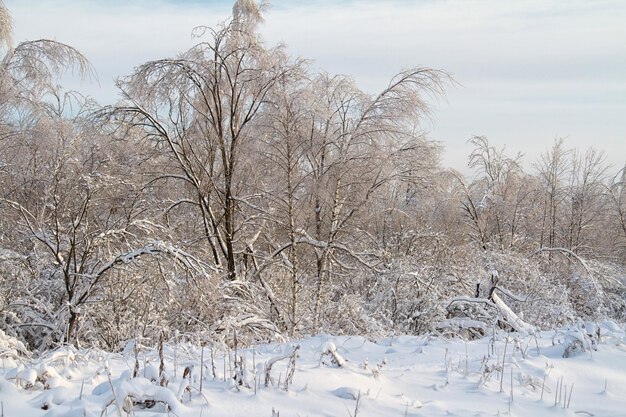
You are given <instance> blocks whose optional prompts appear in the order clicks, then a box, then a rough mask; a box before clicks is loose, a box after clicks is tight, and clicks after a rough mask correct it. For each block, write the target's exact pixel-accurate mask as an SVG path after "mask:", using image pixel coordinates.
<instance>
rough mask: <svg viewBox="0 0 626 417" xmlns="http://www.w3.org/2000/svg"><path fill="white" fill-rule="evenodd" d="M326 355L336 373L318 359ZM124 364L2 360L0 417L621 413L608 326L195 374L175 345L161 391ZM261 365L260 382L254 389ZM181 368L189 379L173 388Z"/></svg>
mask: <svg viewBox="0 0 626 417" xmlns="http://www.w3.org/2000/svg"><path fill="white" fill-rule="evenodd" d="M598 330H599V332H600V338H599V339H598V337H597V334H596V332H597V331H598ZM5 337H6V336H5ZM5 342H6V341H5ZM6 345H9V343H8V342H6ZM297 346H298V347H299V348H297V358H296V366H295V373H294V375H293V381H292V383H291V385H289V391H285V384H284V379H285V377H286V375H287V370H288V366H289V362H290V361H289V360H287V358H289V357H290V355H291V353H292V352H294V350H296V347H297ZM572 346H576V348H571V347H572ZM175 353H176V362H175V361H174V358H175ZM333 353H334V354H336V356H337V357H339V358H341V359H342V360H343V362H342V365H341V366H338V364H337V363H333V361H330V360H328V359H329V358H330V355H331V354H333ZM134 355H135V352H134V351H133V349H126V350H125V351H122V352H119V353H109V352H102V351H97V350H93V349H92V350H73V349H68V348H62V349H59V350H57V351H54V352H50V353H49V354H46V355H43V356H41V357H38V358H28V357H26V356H25V355H24V356H22V357H20V358H19V360H18V361H13V360H12V361H10V362H9V361H5V363H3V366H2V368H0V401H1V402H2V406H3V408H4V415H6V416H34V417H37V416H45V417H74V416H76V417H78V416H100V415H114V416H118V415H121V416H126V415H136V416H146V417H148V416H150V417H156V416H167V415H168V412H169V415H176V416H180V417H197V416H201V415H204V416H209V415H210V416H213V417H220V416H224V417H226V416H229V417H253V416H261V417H262V416H267V417H270V416H272V415H281V416H328V417H330V416H349V415H352V416H354V415H355V414H357V415H358V416H360V417H367V416H412V417H418V416H423V417H426V416H498V415H510V416H516V415H517V416H529V415H532V416H538V417H543V416H572V417H574V416H604V417H612V416H615V417H617V416H624V410H626V331H625V328H624V325H623V324H618V323H614V322H602V323H592V322H587V323H582V322H581V323H580V324H579V325H578V326H574V327H570V328H561V329H556V330H552V331H544V332H537V333H531V334H526V333H523V334H521V333H506V332H499V333H496V334H492V333H489V334H487V335H486V336H485V337H483V338H480V339H476V340H471V341H465V340H462V339H458V338H457V339H448V338H437V337H434V336H432V335H424V336H396V337H391V338H386V339H382V340H378V341H372V340H367V339H365V338H363V337H360V336H336V337H335V336H329V335H321V336H316V337H310V338H306V339H303V340H298V341H291V342H289V343H281V344H263V345H258V346H254V347H250V348H247V349H242V348H238V350H237V360H235V352H234V351H233V350H230V351H226V350H222V351H220V350H218V349H217V348H215V352H214V362H213V363H212V362H211V355H207V354H206V349H205V355H204V360H205V361H204V363H203V364H202V363H201V362H200V358H201V348H200V347H199V346H195V345H193V344H190V343H179V344H178V345H177V346H165V347H164V359H165V365H166V374H167V375H169V376H168V378H169V380H168V383H167V385H166V386H161V385H159V383H158V381H155V380H153V379H155V378H154V376H155V373H156V372H158V371H157V369H156V368H157V367H156V365H155V364H158V363H159V357H158V351H157V350H156V349H150V348H147V347H143V348H142V349H141V350H139V352H138V355H139V357H138V359H139V362H140V363H142V364H143V366H142V369H141V371H140V373H139V376H138V377H136V378H132V369H133V367H134V363H135V357H134ZM235 362H237V364H238V365H237V367H239V366H242V367H243V368H244V371H245V372H244V373H245V378H244V379H245V381H246V383H244V384H238V383H236V382H235V381H234V380H233V379H232V376H233V375H234V374H235V373H236V372H238V370H237V368H236V367H235ZM174 363H176V364H177V369H174ZM268 365H271V372H272V378H271V381H270V384H269V386H267V387H266V386H265V384H264V378H265V375H264V372H265V370H266V369H267V366H268ZM202 366H204V368H203V369H202V371H203V372H202V376H203V381H202V392H201V391H200V382H201V381H200V370H201V368H202ZM186 367H189V369H190V370H191V374H190V375H189V377H188V378H185V379H183V374H184V369H185V368H186ZM173 375H176V377H174V376H173ZM26 382H28V383H26ZM557 388H558V389H557ZM168 410H169V411H168Z"/></svg>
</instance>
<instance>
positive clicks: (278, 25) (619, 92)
mask: <svg viewBox="0 0 626 417" xmlns="http://www.w3.org/2000/svg"><path fill="white" fill-rule="evenodd" d="M4 3H5V5H6V6H7V7H8V9H9V10H10V12H11V14H12V16H13V20H14V38H15V41H16V42H19V41H23V40H33V39H39V38H49V39H55V40H57V41H60V42H64V43H67V44H70V45H72V46H74V47H76V48H77V49H79V50H80V51H81V52H83V53H84V54H85V55H86V56H87V57H88V58H89V59H90V61H91V62H92V64H93V65H94V67H95V69H96V71H97V74H98V78H99V83H93V82H92V83H82V84H80V85H79V83H78V81H76V80H74V81H72V82H70V87H72V88H76V89H80V90H81V91H84V92H86V93H88V94H90V95H91V96H93V97H94V98H96V99H97V100H98V101H99V102H100V103H101V104H109V103H112V102H114V101H115V100H116V98H117V92H116V89H115V86H114V80H115V79H116V78H117V77H119V76H123V75H128V74H130V73H131V72H132V70H133V68H134V67H136V66H138V65H140V64H142V63H144V62H146V61H148V60H152V59H159V58H164V57H171V56H175V55H177V54H178V53H180V52H182V51H184V50H186V49H188V48H189V47H191V46H193V45H194V43H196V42H197V41H198V40H197V39H192V37H191V30H192V29H193V28H194V27H196V26H200V25H207V26H215V25H216V24H218V23H219V22H220V21H223V20H224V19H226V18H227V17H228V16H229V14H230V10H231V7H232V2H231V1H223V0H204V1H203V0H178V1H175V0H151V1H148V0H126V1H120V0H108V1H106V0H4ZM271 3H272V4H271V7H270V8H269V10H268V11H267V12H266V13H265V22H264V24H263V25H262V26H261V28H260V30H261V33H262V35H263V37H264V39H265V41H266V43H267V45H268V46H273V45H275V44H277V43H284V44H285V45H286V46H287V50H288V51H289V53H290V54H291V55H292V56H299V57H302V58H307V59H310V60H312V67H313V68H314V69H316V70H324V71H326V72H329V73H331V74H347V75H351V76H352V77H353V78H354V79H355V80H356V82H357V84H358V85H359V86H360V87H361V88H362V89H364V90H366V91H368V92H370V93H372V94H374V93H376V92H378V91H380V90H382V89H384V88H385V87H386V86H387V84H388V82H389V80H390V79H391V78H392V77H393V75H394V74H396V73H398V72H399V71H401V70H403V69H407V68H412V67H417V66H421V67H431V68H437V69H442V70H445V71H447V72H449V73H450V74H452V76H453V77H454V79H455V81H456V82H457V85H456V86H450V87H449V88H448V89H447V94H446V98H445V100H438V101H437V100H435V101H433V102H432V106H433V109H434V112H435V118H434V120H433V121H432V122H429V124H427V125H426V128H428V129H429V137H430V138H432V139H434V140H437V141H440V142H441V143H442V144H443V145H444V146H445V149H446V151H445V154H444V158H443V165H444V166H450V167H453V168H455V169H457V170H460V171H461V172H464V173H468V168H467V157H468V155H469V153H470V152H471V146H470V145H469V144H468V143H467V140H468V139H470V138H471V137H472V136H474V135H484V136H486V137H487V138H488V139H489V141H490V143H491V144H492V145H494V146H496V147H498V148H500V147H502V146H506V150H507V151H506V152H507V153H508V154H509V155H510V156H514V155H515V154H517V153H518V152H521V153H523V154H525V156H524V162H525V165H526V166H527V167H529V168H530V169H532V163H533V162H534V161H535V160H536V159H537V158H538V156H539V155H540V154H541V153H542V152H545V150H546V149H547V148H548V147H549V146H550V145H551V144H552V143H553V141H554V140H555V139H556V138H566V145H568V146H570V147H572V148H574V147H575V148H578V149H580V150H583V151H584V150H585V149H587V148H589V147H594V148H596V149H601V150H604V151H605V152H606V156H607V162H609V163H611V164H612V165H613V166H614V167H613V169H612V171H614V172H616V171H617V170H618V169H619V168H621V167H623V166H624V164H625V163H626V23H625V22H626V1H623V0H567V1H566V0H561V1H556V0H541V1H539V0H526V1H516V0H511V1H501V0H475V1H469V0H388V1H383V0H361V1H356V0H351V1H330V0H310V1H304V0H296V1H287V0H274V1H271ZM73 84H75V85H73Z"/></svg>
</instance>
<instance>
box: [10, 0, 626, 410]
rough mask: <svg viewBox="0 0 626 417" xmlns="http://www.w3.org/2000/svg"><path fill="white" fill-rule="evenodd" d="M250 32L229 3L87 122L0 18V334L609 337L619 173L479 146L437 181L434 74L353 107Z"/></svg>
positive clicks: (349, 82)
mask: <svg viewBox="0 0 626 417" xmlns="http://www.w3.org/2000/svg"><path fill="white" fill-rule="evenodd" d="M261 20H262V10H260V9H259V7H258V6H257V4H256V3H255V2H253V1H252V0H237V1H236V2H235V4H234V7H233V15H232V18H230V19H229V20H227V21H226V22H224V23H222V24H220V25H216V26H215V27H201V28H196V29H194V35H195V36H196V37H197V40H198V43H197V45H196V46H194V47H193V48H191V49H189V50H187V51H184V52H181V53H180V54H179V55H178V56H176V57H173V58H165V57H164V58H163V59H159V60H155V61H151V62H146V63H144V64H142V65H140V66H139V67H137V68H136V69H135V71H134V72H133V73H132V74H126V75H125V74H120V76H121V78H119V80H118V83H117V89H118V91H119V101H118V102H117V103H116V104H115V105H110V106H100V105H99V104H98V103H96V102H94V101H93V100H92V99H90V98H89V97H85V96H83V95H82V94H80V93H79V92H75V91H66V90H64V89H63V88H62V87H61V86H59V85H58V84H59V80H60V79H61V78H62V77H64V76H66V75H67V74H74V75H75V76H79V77H83V78H87V79H88V78H90V77H94V74H95V69H94V68H93V67H92V66H91V64H90V63H89V61H88V59H87V58H88V57H85V56H83V55H82V54H81V52H80V51H78V50H76V49H74V48H73V47H72V46H70V45H67V44H63V43H60V42H57V41H51V40H46V39H42V40H36V41H24V42H18V41H17V40H13V36H12V30H11V16H10V11H9V10H8V9H7V8H6V7H5V6H4V5H3V3H2V2H0V59H1V61H0V329H2V330H3V331H4V332H5V333H6V334H7V335H9V336H11V337H14V338H16V339H17V340H19V341H21V342H22V343H24V345H25V346H26V347H27V348H28V349H29V350H31V351H45V350H47V349H51V348H56V347H58V346H61V345H66V344H70V345H74V346H76V347H86V346H88V347H99V348H103V349H107V350H109V351H116V350H119V349H121V348H122V347H123V346H124V344H125V342H126V341H128V340H141V341H142V343H144V344H146V345H156V344H157V343H158V341H159V340H160V339H161V340H162V339H163V338H166V339H169V338H173V337H176V338H183V339H187V340H192V341H203V343H205V342H206V341H211V342H215V343H224V344H232V342H233V339H234V340H235V344H236V343H241V344H244V345H249V344H252V343H257V342H261V341H275V340H285V339H294V338H299V337H304V336H306V335H317V334H326V333H328V334H335V335H361V336H365V337H371V338H380V337H386V336H389V335H394V334H395V335H400V334H411V335H421V334H426V333H438V334H445V333H447V332H452V333H462V334H466V335H468V336H472V335H473V334H475V333H476V332H478V333H479V334H480V335H483V334H484V332H481V325H479V324H476V323H477V322H478V323H482V325H483V326H484V328H487V327H489V328H491V327H495V326H497V327H499V328H503V329H507V328H508V329H513V330H516V329H518V328H519V327H520V326H522V327H523V326H533V327H534V328H538V329H551V328H555V327H558V326H563V325H566V324H572V323H576V322H578V321H581V320H584V321H596V320H601V319H607V318H609V319H613V320H616V321H623V320H624V319H625V318H626V166H624V167H615V166H609V165H608V164H607V163H606V158H605V155H604V153H603V151H602V150H601V149H595V148H593V147H589V148H588V149H574V148H570V147H569V146H568V143H567V140H565V139H561V138H556V139H554V140H553V141H552V142H549V143H547V145H546V150H545V152H544V153H543V154H542V155H541V156H540V157H539V158H538V159H537V160H535V161H525V160H523V157H522V155H511V154H508V153H507V150H506V149H505V148H499V147H495V146H493V145H492V144H491V143H490V142H489V139H488V138H487V137H484V136H475V137H471V138H468V141H469V143H470V144H471V145H472V148H473V150H472V152H471V154H470V155H468V165H469V168H471V169H472V171H473V172H474V173H475V175H473V176H471V178H470V177H467V176H464V175H462V174H461V173H460V172H459V171H455V170H452V169H445V168H442V167H441V164H440V160H441V156H442V154H443V152H444V149H443V147H442V145H441V144H440V143H439V142H437V141H434V140H432V139H430V138H429V136H428V130H427V126H428V122H429V120H431V119H432V117H433V116H434V115H433V111H432V104H431V103H432V102H433V101H434V100H437V99H438V98H441V97H444V96H445V93H446V91H447V90H448V89H450V88H455V84H456V82H457V81H456V80H455V79H454V78H453V76H451V75H450V74H449V73H447V72H445V71H444V70H439V69H433V68H429V67H415V68H411V69H407V70H403V71H401V72H399V73H398V74H397V75H396V76H395V77H393V78H392V79H391V80H389V84H388V86H387V87H386V88H385V89H384V90H382V91H381V92H379V93H378V94H374V95H372V94H369V93H367V92H365V91H363V90H362V89H360V88H359V86H358V85H356V83H355V82H354V81H353V79H351V78H350V77H349V76H344V75H333V74H328V73H325V72H316V71H313V70H312V69H311V65H310V63H309V62H308V61H306V60H304V59H301V58H296V57H292V56H289V55H288V53H287V51H286V49H285V47H283V46H275V47H272V46H268V45H266V44H265V43H264V42H263V40H262V39H261V37H260V35H259V33H258V25H259V23H260V22H261ZM625 162H626V161H625ZM458 317H465V318H469V319H472V321H470V322H464V321H463V320H454V319H455V318H458ZM467 323H470V324H469V325H468V324H467ZM520 323H521V324H520ZM468 326H469V327H468ZM505 349H506V348H505ZM511 378H512V377H511ZM570 396H571V393H570ZM564 404H565V402H564Z"/></svg>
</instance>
